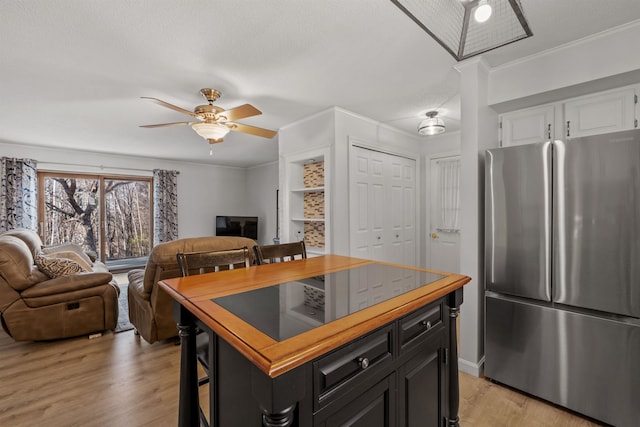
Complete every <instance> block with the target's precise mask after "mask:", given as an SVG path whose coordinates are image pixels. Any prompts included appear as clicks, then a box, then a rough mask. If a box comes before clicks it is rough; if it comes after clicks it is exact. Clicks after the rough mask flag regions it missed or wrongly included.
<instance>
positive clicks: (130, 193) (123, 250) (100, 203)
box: [38, 172, 153, 262]
mask: <svg viewBox="0 0 640 427" xmlns="http://www.w3.org/2000/svg"><path fill="white" fill-rule="evenodd" d="M152 188H153V186H152V185H151V178H150V177H149V178H145V177H128V176H106V175H81V174H64V173H56V172H39V173H38V194H39V196H38V197H39V200H38V203H39V209H38V212H39V225H40V234H41V236H42V240H43V242H44V244H45V245H55V244H59V243H63V242H73V243H77V244H79V245H81V246H82V247H83V248H84V249H85V250H89V251H94V252H95V253H96V254H97V255H98V258H99V259H100V260H102V261H104V262H108V261H117V260H124V259H129V258H139V257H146V256H148V255H149V252H150V251H151V245H152V239H153V232H152V228H151V227H152V224H153V211H152V206H153V202H152V200H153V195H152V191H153V190H152Z"/></svg>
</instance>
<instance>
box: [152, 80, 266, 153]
mask: <svg viewBox="0 0 640 427" xmlns="http://www.w3.org/2000/svg"><path fill="white" fill-rule="evenodd" d="M200 93H201V94H202V96H203V97H204V99H206V100H207V102H208V104H207V105H198V106H197V107H196V108H195V109H194V110H193V112H191V111H189V110H186V109H184V108H181V107H178V106H176V105H173V104H169V103H168V102H165V101H162V100H160V99H158V98H151V97H148V96H142V97H141V98H143V99H149V100H151V101H153V102H155V103H156V104H159V105H162V106H163V107H167V108H171V109H172V110H175V111H178V112H180V113H183V114H187V115H189V116H191V117H193V118H195V119H197V120H195V121H190V122H174V123H161V124H157V125H143V126H140V127H143V128H157V127H163V126H182V125H189V126H191V128H192V129H193V130H194V131H196V133H197V134H198V135H200V136H201V137H203V138H204V139H206V140H207V141H209V144H215V143H217V142H222V140H223V138H224V137H225V135H227V133H229V131H230V130H232V131H235V132H243V133H248V134H250V135H256V136H261V137H263V138H273V137H274V136H275V135H276V133H277V132H276V131H273V130H269V129H263V128H259V127H255V126H249V125H243V124H242V123H236V122H235V120H238V119H244V118H246V117H253V116H257V115H260V114H262V112H261V111H260V110H258V109H257V108H256V107H254V106H253V105H251V104H244V105H241V106H239V107H235V108H232V109H230V110H224V109H222V108H220V107H218V106H217V105H213V103H214V102H215V101H216V100H217V99H218V98H220V95H221V93H220V92H219V91H217V90H216V89H209V88H204V89H200Z"/></svg>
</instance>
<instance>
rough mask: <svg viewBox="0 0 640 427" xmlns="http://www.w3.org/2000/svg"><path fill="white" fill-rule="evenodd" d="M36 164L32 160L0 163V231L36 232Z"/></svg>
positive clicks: (12, 159) (12, 160)
mask: <svg viewBox="0 0 640 427" xmlns="http://www.w3.org/2000/svg"><path fill="white" fill-rule="evenodd" d="M36 165H37V163H36V161H35V160H31V159H15V158H10V157H3V158H2V159H1V160H0V231H6V230H12V229H14V228H29V229H31V230H34V231H38V176H37V166H36Z"/></svg>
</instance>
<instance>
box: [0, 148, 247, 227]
mask: <svg viewBox="0 0 640 427" xmlns="http://www.w3.org/2000/svg"><path fill="white" fill-rule="evenodd" d="M0 156H8V157H20V158H31V159H34V160H36V161H38V168H39V169H41V170H53V171H64V172H86V173H102V174H105V173H106V174H117V175H134V176H135V175H137V176H151V174H152V170H153V169H169V170H177V171H180V175H179V176H178V223H179V225H178V233H179V237H181V238H182V237H195V236H211V235H213V234H215V216H216V215H217V214H231V215H245V214H250V213H249V211H250V208H251V207H250V206H249V203H248V197H247V191H246V189H247V172H246V170H245V169H243V168H234V167H223V166H212V165H205V164H197V163H185V162H174V161H168V160H161V159H153V158H144V157H132V156H120V155H113V154H104V153H96V152H90V151H79V150H61V149H51V148H46V147H38V146H29V145H22V144H15V143H8V142H1V141H0Z"/></svg>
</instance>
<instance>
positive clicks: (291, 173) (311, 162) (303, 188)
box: [283, 149, 329, 256]
mask: <svg viewBox="0 0 640 427" xmlns="http://www.w3.org/2000/svg"><path fill="white" fill-rule="evenodd" d="M327 153H328V149H323V150H316V151H313V152H307V153H302V154H298V155H295V156H289V157H287V158H286V160H285V165H286V166H285V168H286V170H285V180H286V184H287V188H286V190H285V200H284V205H285V212H284V216H285V218H284V219H285V221H284V224H283V237H285V238H286V239H287V241H290V242H292V241H298V240H302V239H304V241H305V244H306V247H307V255H309V256H313V255H321V254H325V253H328V249H327V247H328V232H327V231H328V226H329V221H328V218H327V212H328V204H329V198H328V195H327V194H328V192H327V187H326V185H325V175H327V166H328V162H327V160H328V154H327Z"/></svg>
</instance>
